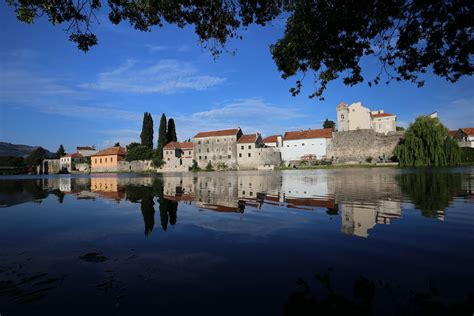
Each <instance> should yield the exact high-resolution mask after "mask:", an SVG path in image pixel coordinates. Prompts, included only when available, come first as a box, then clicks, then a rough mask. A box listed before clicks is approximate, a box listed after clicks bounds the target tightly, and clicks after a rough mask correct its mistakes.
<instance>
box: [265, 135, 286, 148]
mask: <svg viewBox="0 0 474 316" xmlns="http://www.w3.org/2000/svg"><path fill="white" fill-rule="evenodd" d="M263 143H264V144H265V146H267V147H281V146H283V138H282V137H281V135H271V136H268V137H265V138H264V139H263Z"/></svg>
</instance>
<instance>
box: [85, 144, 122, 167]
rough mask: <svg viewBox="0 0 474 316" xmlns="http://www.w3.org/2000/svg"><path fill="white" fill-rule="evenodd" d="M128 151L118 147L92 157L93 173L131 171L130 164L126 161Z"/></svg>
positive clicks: (102, 151)
mask: <svg viewBox="0 0 474 316" xmlns="http://www.w3.org/2000/svg"><path fill="white" fill-rule="evenodd" d="M126 153H127V151H126V149H125V148H123V147H120V146H116V147H110V148H107V149H104V150H101V151H99V152H97V153H95V154H93V155H92V156H91V172H122V171H129V170H130V164H129V162H128V161H126V160H125V155H126Z"/></svg>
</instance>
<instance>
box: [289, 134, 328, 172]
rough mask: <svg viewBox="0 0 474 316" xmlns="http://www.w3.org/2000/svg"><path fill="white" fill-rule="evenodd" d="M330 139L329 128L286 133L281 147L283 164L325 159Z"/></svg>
mask: <svg viewBox="0 0 474 316" xmlns="http://www.w3.org/2000/svg"><path fill="white" fill-rule="evenodd" d="M331 138H332V129H331V128H323V129H313V130H311V129H310V130H305V131H295V132H286V133H285V136H284V137H283V147H281V159H282V160H283V161H284V162H285V163H289V162H291V161H301V160H319V159H325V158H326V155H327V147H328V146H329V145H330V143H331Z"/></svg>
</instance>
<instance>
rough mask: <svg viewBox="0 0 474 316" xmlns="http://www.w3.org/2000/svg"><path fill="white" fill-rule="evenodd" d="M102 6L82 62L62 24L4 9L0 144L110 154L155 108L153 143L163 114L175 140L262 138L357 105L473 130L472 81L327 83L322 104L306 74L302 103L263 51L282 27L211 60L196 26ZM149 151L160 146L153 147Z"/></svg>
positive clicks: (374, 67)
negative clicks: (200, 135)
mask: <svg viewBox="0 0 474 316" xmlns="http://www.w3.org/2000/svg"><path fill="white" fill-rule="evenodd" d="M106 14H107V11H106V8H105V7H104V8H102V9H101V11H100V13H99V14H98V19H99V21H100V25H98V24H96V25H95V26H94V31H95V33H96V34H97V35H98V40H99V45H97V46H95V47H93V48H91V50H90V51H89V52H88V53H87V54H85V53H83V52H82V51H79V50H78V49H77V48H76V46H75V45H74V44H73V43H71V42H69V41H68V40H67V38H68V36H67V34H66V33H65V32H64V31H63V29H64V26H57V27H53V26H51V25H49V23H48V22H47V21H46V20H45V19H40V20H37V21H36V22H35V23H34V24H33V25H27V24H24V23H20V22H18V21H17V20H16V18H15V14H14V12H13V10H12V8H11V7H9V6H7V5H6V4H5V2H3V1H2V2H1V3H0V37H1V41H0V43H2V44H1V45H2V47H1V50H0V141H7V142H12V143H20V144H30V145H41V146H43V147H45V148H47V149H49V150H52V151H55V150H56V149H57V148H58V146H59V145H60V144H64V146H65V147H66V150H67V151H73V150H75V147H76V146H81V145H96V146H97V147H98V148H105V147H107V146H110V145H113V144H114V143H115V142H117V141H118V142H120V143H121V144H122V145H126V144H128V143H130V142H132V141H138V140H139V134H140V130H141V123H142V117H143V112H145V111H147V112H151V113H152V114H153V119H154V122H155V138H156V135H157V130H158V122H159V119H160V116H161V113H165V114H166V115H167V117H173V118H174V119H175V120H176V125H177V134H178V138H179V139H180V140H184V139H187V138H188V137H192V136H193V135H194V134H195V133H196V132H198V131H204V130H214V129H221V128H234V127H241V128H242V129H243V131H244V133H252V132H261V133H262V134H263V135H264V136H265V135H270V134H275V133H278V134H283V133H284V132H285V131H289V130H298V129H304V128H313V129H314V128H320V127H321V124H322V122H323V121H324V119H325V118H329V119H332V120H335V119H336V112H335V107H336V106H337V105H338V104H339V102H341V101H344V102H346V103H352V102H357V101H361V102H362V103H363V104H364V105H365V106H367V107H369V108H371V109H374V110H375V109H384V110H385V111H386V112H389V113H394V114H397V115H398V121H399V125H401V126H407V125H408V123H409V122H411V121H413V120H414V119H415V118H416V117H417V116H419V115H421V114H429V113H431V112H433V111H438V113H439V115H440V119H441V120H442V121H443V123H445V124H446V125H447V126H448V127H449V128H451V129H454V128H458V127H467V126H474V89H473V88H474V80H473V78H472V77H470V78H463V79H462V80H460V81H459V82H458V83H456V84H451V83H448V82H446V81H445V80H444V79H441V78H437V77H435V76H433V75H427V76H426V84H425V87H424V88H421V89H419V88H416V86H415V85H413V84H410V83H392V84H390V85H388V86H387V85H385V84H382V85H379V86H376V87H372V88H369V87H368V86H367V84H366V83H362V84H360V85H357V86H355V87H348V86H345V85H343V84H342V83H341V82H340V81H338V82H333V83H330V84H329V86H328V89H327V90H326V92H325V101H319V100H317V99H308V98H307V95H309V94H310V92H311V90H312V88H313V87H314V86H313V83H312V80H311V79H312V78H311V76H310V75H309V74H308V75H307V76H306V79H305V87H304V89H303V92H302V94H301V95H300V96H297V97H292V96H291V95H290V93H289V92H288V90H289V88H290V87H291V86H292V85H293V84H294V81H295V80H297V79H299V77H298V78H296V77H295V78H290V79H288V80H283V79H281V77H280V73H279V72H278V70H277V68H276V66H275V64H274V63H273V60H272V58H271V55H270V52H269V45H270V44H272V43H274V42H275V41H276V40H277V39H278V38H279V37H281V35H282V34H283V31H284V28H283V26H284V20H283V19H278V20H276V21H274V22H273V23H272V24H271V25H268V26H266V27H264V28H263V27H251V28H249V29H248V30H244V31H242V35H243V36H244V38H243V40H234V41H231V42H229V45H228V47H227V49H228V50H229V51H235V54H232V53H223V54H222V55H221V56H220V57H219V58H218V59H217V60H214V59H213V57H212V55H211V54H210V52H209V51H208V50H207V49H206V48H204V47H202V46H201V44H200V43H199V42H198V40H197V37H196V36H195V35H194V32H193V29H192V28H190V27H188V28H185V29H178V28H176V27H174V26H165V27H164V28H154V29H153V30H152V32H146V33H141V32H138V31H135V30H134V29H133V28H132V27H130V25H129V24H128V23H122V24H121V25H119V26H113V25H111V24H110V22H108V20H107V17H106ZM363 69H364V75H367V78H368V77H369V76H370V74H374V73H376V72H378V64H377V62H376V61H375V60H374V59H370V58H369V59H366V60H364V61H363ZM155 143H156V139H155Z"/></svg>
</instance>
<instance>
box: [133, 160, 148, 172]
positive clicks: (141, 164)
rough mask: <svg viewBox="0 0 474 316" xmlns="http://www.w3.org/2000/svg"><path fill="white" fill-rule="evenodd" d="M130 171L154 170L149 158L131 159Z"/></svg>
mask: <svg viewBox="0 0 474 316" xmlns="http://www.w3.org/2000/svg"><path fill="white" fill-rule="evenodd" d="M129 170H130V171H131V172H144V171H151V170H154V168H153V166H152V164H151V160H133V161H130V168H129Z"/></svg>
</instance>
